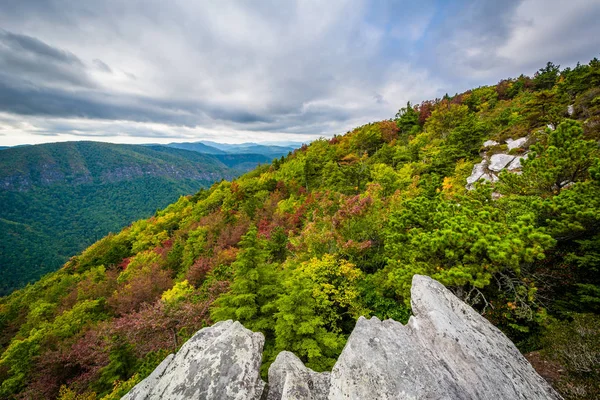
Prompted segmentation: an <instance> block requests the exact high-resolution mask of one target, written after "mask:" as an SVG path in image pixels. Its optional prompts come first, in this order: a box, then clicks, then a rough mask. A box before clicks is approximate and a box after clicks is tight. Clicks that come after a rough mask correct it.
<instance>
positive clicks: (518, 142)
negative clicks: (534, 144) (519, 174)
mask: <svg viewBox="0 0 600 400" xmlns="http://www.w3.org/2000/svg"><path fill="white" fill-rule="evenodd" d="M528 139H529V138H528V137H522V138H519V139H515V140H513V139H506V145H507V147H508V150H512V149H518V148H519V147H523V145H524V144H525V143H526V142H527V140H528Z"/></svg>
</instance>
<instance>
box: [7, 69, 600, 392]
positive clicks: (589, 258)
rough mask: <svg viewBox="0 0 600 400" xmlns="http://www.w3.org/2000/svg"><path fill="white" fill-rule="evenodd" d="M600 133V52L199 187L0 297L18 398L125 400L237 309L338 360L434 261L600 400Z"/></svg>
mask: <svg viewBox="0 0 600 400" xmlns="http://www.w3.org/2000/svg"><path fill="white" fill-rule="evenodd" d="M599 138H600V62H599V61H598V60H596V59H594V60H592V61H591V62H590V63H589V64H584V65H579V66H577V67H576V68H574V69H563V70H560V69H559V68H558V67H556V66H554V65H553V64H551V63H549V64H548V65H546V66H545V67H544V68H542V69H540V70H539V71H538V72H537V73H536V75H535V76H534V77H527V76H520V77H519V78H516V79H506V80H503V81H501V82H499V83H498V84H496V85H491V86H485V87H480V88H476V89H473V90H470V91H467V92H465V93H461V94H457V95H455V96H452V97H450V96H445V97H444V98H442V99H436V100H431V101H425V102H422V103H421V104H418V105H416V106H413V105H411V104H407V105H406V107H403V108H401V109H400V110H399V112H398V114H397V115H396V116H395V118H393V119H390V120H386V121H380V122H374V123H371V124H367V125H364V126H361V127H358V128H356V129H354V130H353V131H351V132H349V133H347V134H346V135H343V136H335V137H333V138H332V139H330V140H326V139H321V140H318V141H315V142H313V143H311V144H310V145H309V146H303V147H302V148H300V149H298V150H296V151H295V152H293V153H292V154H290V155H288V156H286V157H284V159H283V160H281V159H275V160H274V161H273V162H272V164H271V165H263V166H261V167H259V168H257V169H255V170H253V171H251V172H249V173H247V174H245V175H244V176H242V177H240V178H238V179H236V180H234V181H222V182H218V183H215V184H213V185H212V186H211V188H210V189H208V190H201V191H199V192H198V193H196V194H195V195H193V196H186V197H181V198H180V199H179V200H178V201H177V202H175V203H173V204H171V205H169V206H168V207H166V208H165V209H163V210H162V211H159V212H157V213H156V214H155V215H154V216H153V217H152V218H150V219H146V220H140V221H137V222H135V223H133V224H132V225H131V226H129V227H127V228H125V229H123V230H122V231H121V232H120V233H118V234H113V235H109V236H107V237H105V238H103V239H101V240H100V241H98V242H96V243H95V244H93V245H92V246H90V247H89V248H87V249H86V250H85V251H83V252H82V253H81V254H79V255H78V256H76V257H73V258H71V259H70V260H69V261H68V262H67V263H66V264H65V265H64V267H63V268H62V269H61V270H59V271H57V272H55V273H52V274H49V275H47V276H45V277H43V278H42V279H41V280H40V281H38V282H36V283H35V284H33V285H30V286H28V287H26V288H24V289H22V290H18V291H16V292H14V293H13V294H11V295H10V296H8V297H5V298H3V299H1V300H0V332H1V336H0V346H1V349H2V351H3V353H2V356H1V358H0V381H2V382H3V383H2V385H1V389H0V397H3V398H11V397H14V396H17V395H18V396H19V397H23V398H53V397H55V396H57V395H58V396H60V397H59V398H61V399H68V398H74V397H75V395H76V394H77V393H79V394H82V395H83V396H87V397H88V398H105V399H116V398H119V397H120V396H121V395H123V394H124V393H126V392H127V391H128V390H129V389H130V388H131V387H133V386H134V385H135V384H136V383H137V382H139V381H141V379H143V378H144V377H145V376H147V375H148V374H149V373H150V372H151V371H152V370H153V369H154V368H155V367H156V366H157V365H158V364H159V362H160V361H161V360H163V359H164V358H165V356H167V355H168V354H170V353H173V352H175V351H176V350H177V349H179V348H180V346H181V344H182V343H183V342H184V341H185V340H187V339H188V338H190V337H191V335H192V334H193V333H194V332H196V331H197V330H198V329H200V328H202V327H204V326H207V325H210V324H212V323H213V322H217V321H222V320H228V319H233V320H237V321H240V323H242V324H243V325H244V326H245V327H247V328H249V329H250V330H253V331H260V332H262V333H263V334H264V336H265V346H264V358H263V366H262V372H263V376H266V371H267V369H268V367H269V365H270V364H271V363H272V362H273V360H274V357H275V355H276V354H278V353H279V352H281V351H283V350H288V351H291V352H293V353H294V354H296V355H297V356H298V357H299V358H300V359H301V361H302V362H304V363H305V365H306V366H307V367H308V368H311V369H313V370H316V371H324V370H328V369H330V368H331V367H332V365H333V364H334V362H335V360H336V359H337V358H338V356H339V355H340V353H341V351H342V349H343V347H344V345H345V343H346V341H347V339H348V335H349V334H350V332H351V331H352V329H353V328H354V326H355V324H356V321H357V319H358V318H359V316H366V317H372V316H375V317H377V318H379V319H381V320H383V319H387V318H391V319H394V320H396V321H400V322H403V323H405V322H406V321H407V319H408V317H409V316H410V315H411V308H410V304H411V298H410V287H411V281H412V278H413V276H414V275H415V274H418V275H426V276H430V277H432V278H434V279H436V280H438V281H439V282H441V283H442V284H443V285H444V286H446V287H447V288H449V289H450V290H451V291H452V292H453V293H454V294H455V295H456V296H457V297H459V298H460V299H461V300H463V301H465V302H466V303H468V304H469V305H471V306H472V307H473V308H474V309H476V310H477V311H478V312H479V313H481V314H482V315H483V316H484V317H485V318H486V319H487V320H488V321H490V322H491V323H493V324H494V325H495V326H496V327H498V328H499V329H501V330H502V331H503V332H504V333H505V334H506V335H507V336H509V337H510V339H511V340H512V341H513V342H515V344H516V345H517V346H518V348H519V350H520V351H521V352H523V353H526V354H527V355H528V357H530V358H531V359H532V360H533V361H535V360H540V365H543V366H544V367H543V370H544V371H546V372H550V373H549V376H550V377H551V378H552V382H553V385H554V387H555V388H557V390H558V391H560V392H561V394H562V395H563V396H565V397H566V398H569V399H581V398H597V397H598V395H599V393H600V387H599V386H598V382H600V376H599V375H598V368H597V360H598V359H599V357H600V350H599V349H600V331H599V328H598V327H599V326H600V317H599V316H598V314H599V313H600V309H599V307H598V304H600V278H599V276H600V275H599V274H598V269H599V268H600V264H599V262H598V260H600V254H598V248H600V247H599V244H600V148H599V143H598V139H599ZM454 332H455V333H456V334H457V335H458V336H457V337H456V340H455V341H457V342H458V341H459V340H460V338H461V337H460V330H458V331H454ZM506 373H507V374H510V371H506Z"/></svg>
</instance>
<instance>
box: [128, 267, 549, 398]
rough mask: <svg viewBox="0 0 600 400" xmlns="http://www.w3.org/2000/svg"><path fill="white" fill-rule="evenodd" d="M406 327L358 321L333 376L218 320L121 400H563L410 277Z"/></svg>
mask: <svg viewBox="0 0 600 400" xmlns="http://www.w3.org/2000/svg"><path fill="white" fill-rule="evenodd" d="M411 295H412V310H413V314H414V316H413V317H411V318H410V320H409V322H408V324H406V325H402V324H400V323H398V322H395V321H392V320H386V321H380V320H379V319H377V318H375V317H374V318H371V319H366V318H362V317H361V318H360V319H359V320H358V322H357V324H356V327H355V329H354V331H353V332H352V334H351V335H350V338H349V339H348V343H347V344H346V347H345V348H344V350H343V352H342V354H341V355H340V357H339V359H338V361H337V363H336V364H335V366H334V367H333V370H332V371H331V373H329V372H324V373H317V372H314V371H312V370H310V369H308V368H306V367H305V366H304V364H303V363H302V362H301V361H300V360H299V359H298V358H297V357H296V356H295V355H293V354H292V353H289V352H282V353H280V354H279V355H278V356H277V359H276V360H275V362H274V363H273V364H272V365H271V368H270V369H269V374H268V375H269V379H268V380H269V384H268V386H266V385H265V383H264V382H262V381H261V379H260V373H259V369H260V363H261V358H262V347H263V342H264V338H263V336H262V335H261V334H260V333H253V332H251V331H249V330H247V329H245V328H244V327H243V326H242V325H241V324H240V323H238V322H233V321H224V322H220V323H218V324H215V325H214V326H212V327H210V328H205V329H202V330H200V331H199V332H198V333H196V334H195V335H194V336H193V337H192V338H191V339H190V340H189V341H188V342H187V343H186V344H184V345H183V347H182V348H181V349H180V350H179V351H178V352H177V354H175V355H171V356H169V357H167V358H166V359H165V360H164V361H163V363H161V365H159V366H158V367H157V368H156V370H155V371H154V372H153V373H152V374H151V375H150V376H149V377H148V378H146V379H145V380H144V381H142V382H140V383H139V384H138V385H137V386H136V387H134V388H133V389H132V390H131V391H130V392H129V393H128V394H127V395H126V396H125V397H124V399H128V400H142V399H240V400H241V399H248V400H254V399H255V400H259V399H267V400H280V399H285V400H291V399H295V400H300V399H302V400H304V399H306V400H309V399H312V400H320V399H323V400H324V399H330V400H334V399H335V400H337V399H362V400H370V399H373V400H374V399H560V398H561V397H560V396H559V395H558V394H557V393H556V392H554V390H553V389H552V388H551V387H550V386H549V385H548V383H546V381H544V379H542V378H541V377H540V376H539V375H538V374H537V373H536V372H535V370H534V369H533V368H532V367H531V365H530V364H529V363H528V362H527V361H526V360H525V358H524V357H523V356H522V355H521V354H520V353H519V351H518V350H517V348H516V347H515V346H514V345H513V344H512V343H511V341H510V340H509V339H508V338H507V337H506V336H504V334H502V332H500V331H499V330H498V329H497V328H495V327H494V326H493V325H492V324H490V323H489V322H488V321H487V320H486V319H484V318H483V317H482V316H480V315H479V314H478V313H477V312H475V311H474V310H473V309H472V308H471V307H469V306H468V305H466V304H465V303H463V302H462V301H460V300H459V299H458V298H457V297H455V296H454V295H453V294H452V293H451V292H450V291H449V290H447V289H446V288H445V287H444V286H442V285H441V284H439V283H438V282H436V281H434V280H433V279H431V278H428V277H425V276H419V275H415V276H414V278H413V283H412V290H411Z"/></svg>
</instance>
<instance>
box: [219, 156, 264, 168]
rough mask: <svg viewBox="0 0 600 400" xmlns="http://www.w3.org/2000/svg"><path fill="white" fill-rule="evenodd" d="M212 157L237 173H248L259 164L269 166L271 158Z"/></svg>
mask: <svg viewBox="0 0 600 400" xmlns="http://www.w3.org/2000/svg"><path fill="white" fill-rule="evenodd" d="M214 157H215V158H216V159H218V160H219V161H221V162H222V163H223V164H225V165H227V166H228V167H229V168H233V169H235V170H237V171H241V172H248V171H251V170H253V169H254V168H256V166H257V165H259V164H269V163H270V162H271V161H273V158H272V157H269V156H265V155H263V154H215V155H214Z"/></svg>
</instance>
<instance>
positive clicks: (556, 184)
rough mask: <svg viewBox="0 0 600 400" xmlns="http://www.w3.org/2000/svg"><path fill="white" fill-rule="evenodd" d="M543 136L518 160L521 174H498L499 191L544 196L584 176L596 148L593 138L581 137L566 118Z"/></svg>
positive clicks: (595, 153)
mask: <svg viewBox="0 0 600 400" xmlns="http://www.w3.org/2000/svg"><path fill="white" fill-rule="evenodd" d="M546 135H547V136H546V137H542V138H541V141H540V143H537V144H535V145H533V146H531V152H530V153H529V155H528V157H527V159H525V160H523V161H522V164H523V173H522V174H521V175H518V174H510V173H506V172H505V173H503V174H501V175H500V181H501V185H500V188H501V190H503V191H504V192H507V193H519V194H537V195H541V196H548V195H552V194H557V193H559V192H560V191H561V190H562V189H563V188H564V187H566V186H568V185H572V184H573V183H574V182H577V181H582V180H585V179H586V178H587V177H588V175H589V174H588V169H589V168H590V166H592V163H593V162H594V160H595V159H597V158H598V154H599V147H598V143H596V142H595V141H593V140H584V139H583V129H582V128H581V124H580V123H579V122H577V121H573V120H566V121H564V122H562V123H561V124H560V125H559V126H558V127H557V128H556V130H554V131H552V130H550V129H548V130H546Z"/></svg>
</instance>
